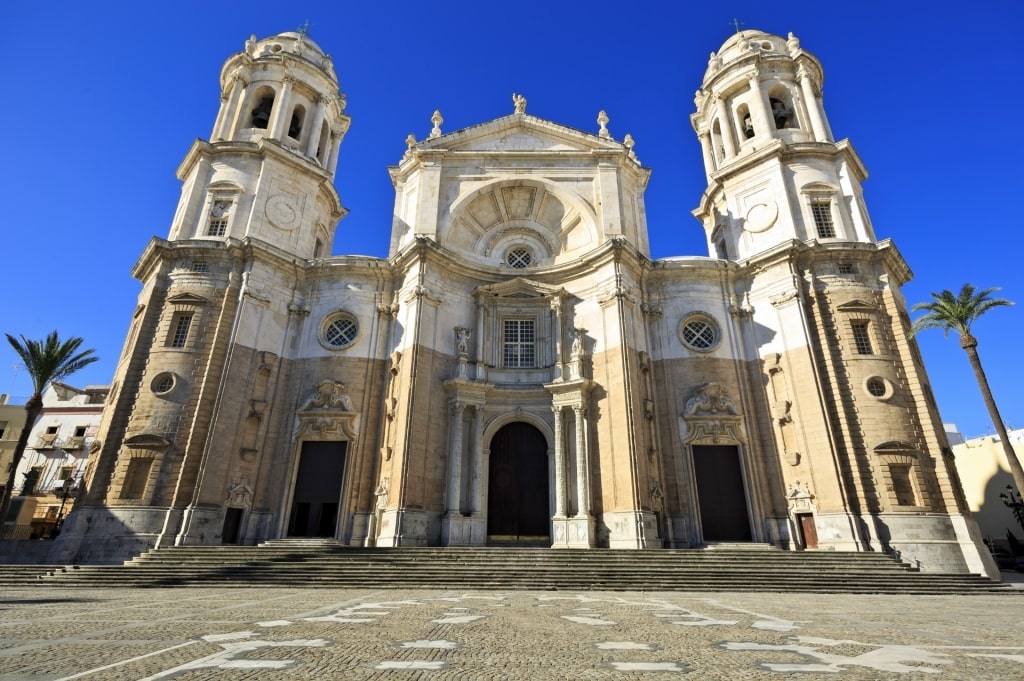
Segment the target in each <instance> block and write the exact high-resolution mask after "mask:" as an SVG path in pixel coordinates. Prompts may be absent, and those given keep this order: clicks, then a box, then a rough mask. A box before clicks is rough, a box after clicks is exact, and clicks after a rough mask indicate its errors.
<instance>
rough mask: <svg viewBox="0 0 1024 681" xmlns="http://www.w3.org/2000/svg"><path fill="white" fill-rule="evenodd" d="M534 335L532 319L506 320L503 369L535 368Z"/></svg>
mask: <svg viewBox="0 0 1024 681" xmlns="http://www.w3.org/2000/svg"><path fill="white" fill-rule="evenodd" d="M535 340H536V334H535V330H534V325H533V320H532V319H506V320H505V334H504V350H505V352H504V359H505V362H504V364H505V367H507V368H509V369H525V368H529V367H533V366H536V363H535V353H534V347H535Z"/></svg>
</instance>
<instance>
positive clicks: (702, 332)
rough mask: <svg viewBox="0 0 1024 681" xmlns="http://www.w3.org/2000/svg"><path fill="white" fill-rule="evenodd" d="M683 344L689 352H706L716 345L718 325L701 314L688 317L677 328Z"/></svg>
mask: <svg viewBox="0 0 1024 681" xmlns="http://www.w3.org/2000/svg"><path fill="white" fill-rule="evenodd" d="M679 334H680V336H681V337H682V340H683V344H684V345H686V346H687V347H688V348H690V349H691V350H697V351H699V352H707V351H709V350H713V349H714V348H715V347H716V346H717V345H718V325H717V324H715V322H714V320H713V319H711V318H710V317H707V316H705V315H702V314H696V315H690V316H689V317H687V318H686V319H684V320H683V322H682V324H681V325H680V328H679Z"/></svg>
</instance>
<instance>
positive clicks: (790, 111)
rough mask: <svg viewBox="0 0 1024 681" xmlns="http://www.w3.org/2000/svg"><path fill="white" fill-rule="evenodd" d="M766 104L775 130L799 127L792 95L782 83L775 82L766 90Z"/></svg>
mask: <svg viewBox="0 0 1024 681" xmlns="http://www.w3.org/2000/svg"><path fill="white" fill-rule="evenodd" d="M768 104H769V106H770V107H771V110H772V121H773V122H774V123H775V129H776V130H784V129H786V128H799V127H800V125H799V123H798V122H797V116H796V111H795V109H794V108H793V96H792V94H790V92H789V90H788V89H787V88H786V87H785V86H784V85H781V84H778V83H777V84H775V85H774V86H773V87H772V88H771V89H769V90H768Z"/></svg>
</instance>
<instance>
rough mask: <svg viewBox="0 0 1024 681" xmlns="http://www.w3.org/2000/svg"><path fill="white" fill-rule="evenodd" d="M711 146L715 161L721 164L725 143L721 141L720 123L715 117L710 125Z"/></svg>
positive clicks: (723, 157)
mask: <svg viewBox="0 0 1024 681" xmlns="http://www.w3.org/2000/svg"><path fill="white" fill-rule="evenodd" d="M711 147H712V151H713V152H714V155H715V161H716V162H717V163H718V164H719V165H721V163H722V161H723V160H724V159H725V145H724V143H723V142H722V124H721V123H720V122H719V121H718V119H717V118H716V119H715V122H714V124H712V126H711Z"/></svg>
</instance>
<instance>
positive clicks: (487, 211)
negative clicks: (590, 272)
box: [439, 179, 598, 267]
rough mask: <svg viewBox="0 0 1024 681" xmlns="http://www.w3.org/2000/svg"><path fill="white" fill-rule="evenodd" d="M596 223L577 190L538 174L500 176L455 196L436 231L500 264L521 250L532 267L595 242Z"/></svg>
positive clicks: (450, 243)
mask: <svg viewBox="0 0 1024 681" xmlns="http://www.w3.org/2000/svg"><path fill="white" fill-rule="evenodd" d="M596 224H597V220H596V216H595V213H594V210H593V208H592V206H591V205H590V204H589V203H588V202H587V201H586V200H585V199H584V198H583V197H581V196H579V195H575V194H573V193H571V192H567V191H565V190H563V189H560V188H558V187H556V186H554V185H552V184H550V183H546V182H541V181H537V180H525V179H518V180H502V181H497V182H492V183H490V184H487V185H486V186H483V187H480V188H478V189H476V190H474V191H472V192H470V193H468V194H466V195H465V196H463V197H460V198H459V199H457V200H456V201H454V202H453V203H452V205H451V209H450V212H449V215H448V219H447V220H446V221H445V222H444V225H443V226H442V228H441V230H440V235H439V236H440V242H441V243H442V244H443V245H444V246H445V247H447V248H450V249H452V250H456V251H460V252H462V253H463V254H464V255H466V256H467V257H471V258H473V259H474V260H477V261H479V262H484V263H487V264H490V265H494V266H498V267H500V266H509V264H508V263H509V255H510V253H512V252H513V251H519V252H520V253H521V251H523V250H525V251H527V252H528V253H529V254H530V257H529V258H528V260H529V266H531V267H532V266H543V265H551V264H554V263H556V262H559V261H561V260H564V259H570V258H574V257H578V256H579V255H580V254H582V253H584V252H586V251H589V250H591V249H593V248H595V247H596V246H597V245H598V239H597V229H596V227H595V225H596ZM513 262H517V260H516V259H515V258H513ZM513 266H515V265H513Z"/></svg>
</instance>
